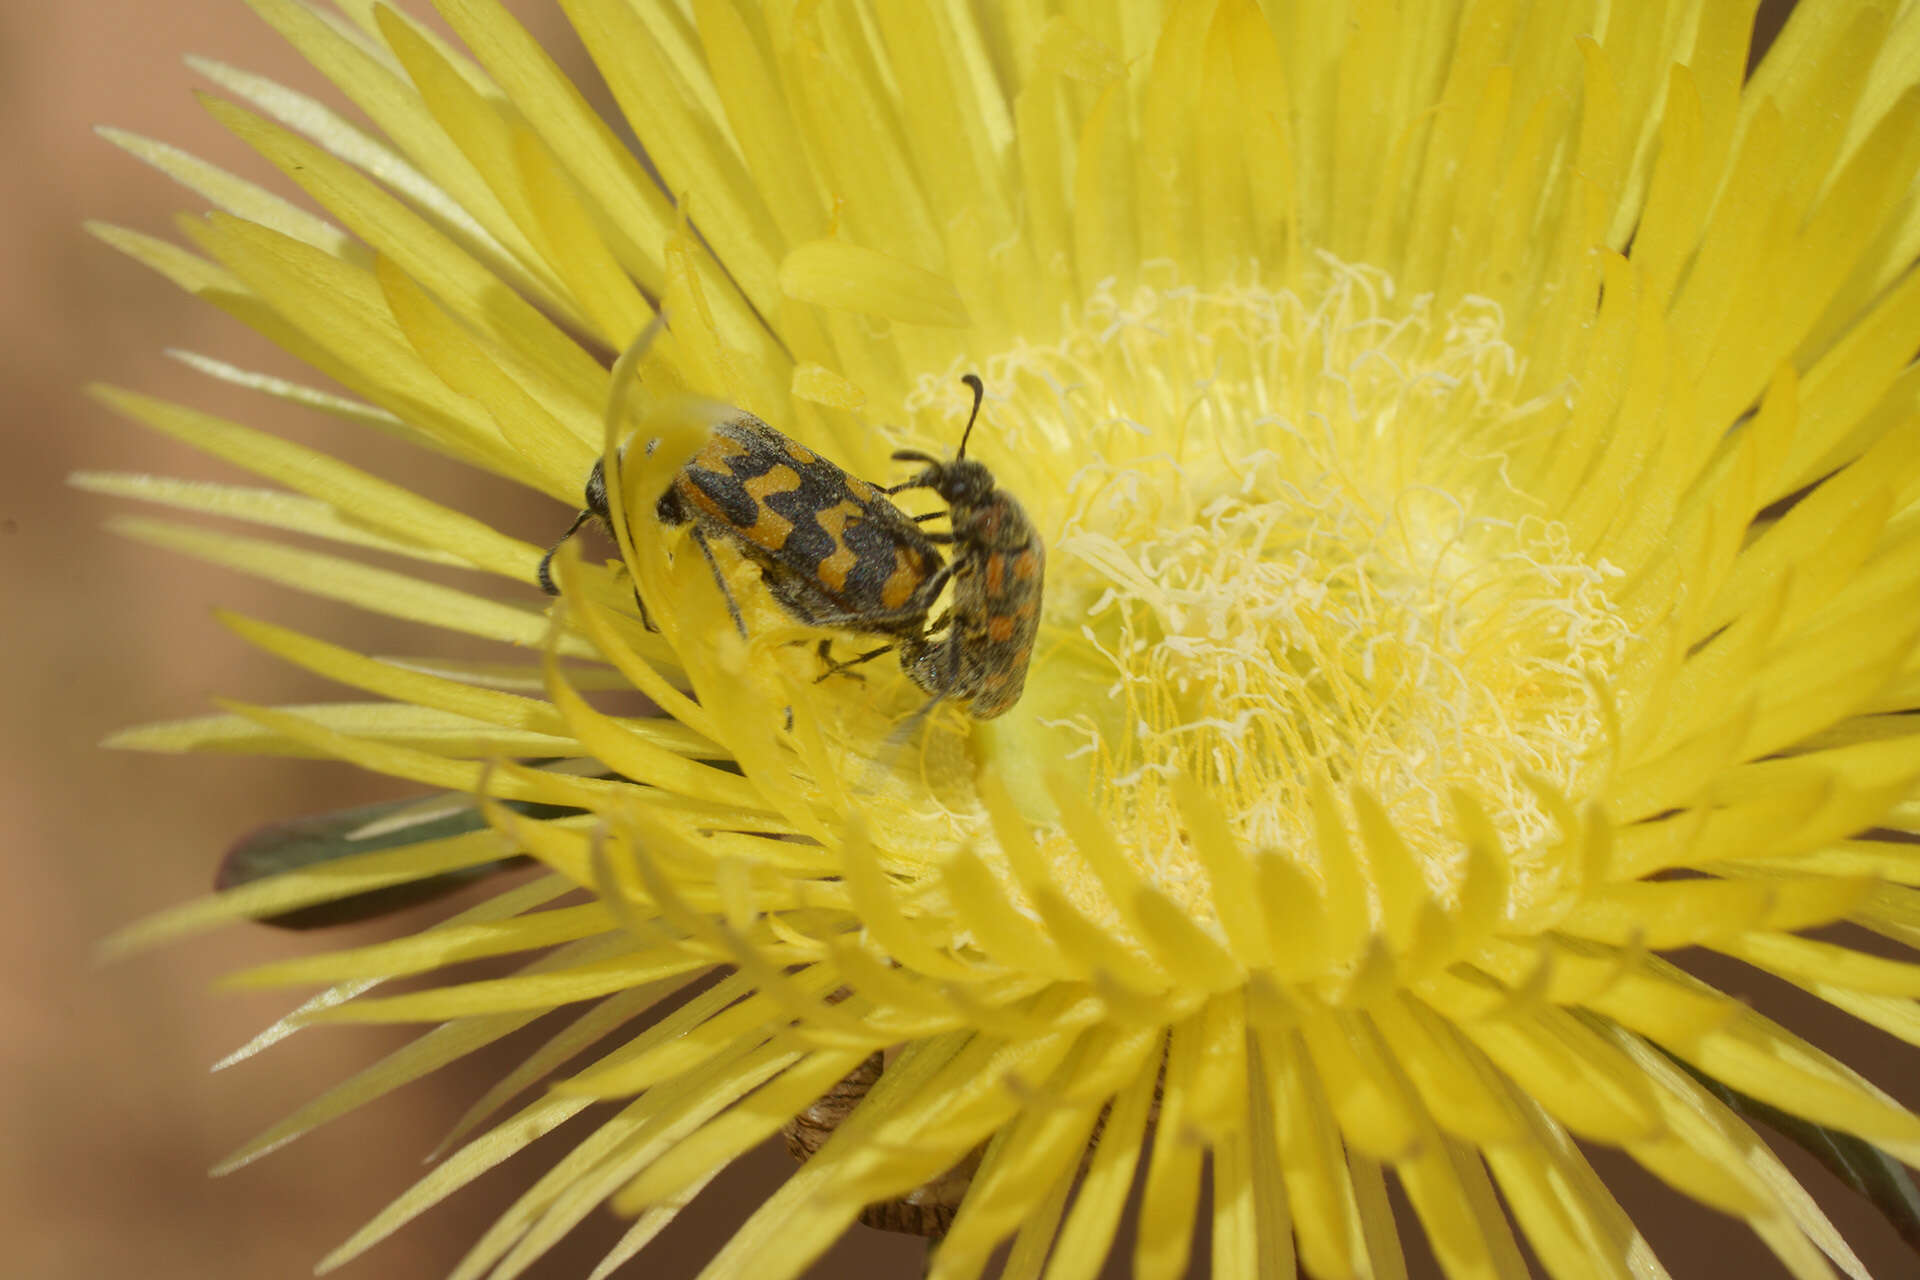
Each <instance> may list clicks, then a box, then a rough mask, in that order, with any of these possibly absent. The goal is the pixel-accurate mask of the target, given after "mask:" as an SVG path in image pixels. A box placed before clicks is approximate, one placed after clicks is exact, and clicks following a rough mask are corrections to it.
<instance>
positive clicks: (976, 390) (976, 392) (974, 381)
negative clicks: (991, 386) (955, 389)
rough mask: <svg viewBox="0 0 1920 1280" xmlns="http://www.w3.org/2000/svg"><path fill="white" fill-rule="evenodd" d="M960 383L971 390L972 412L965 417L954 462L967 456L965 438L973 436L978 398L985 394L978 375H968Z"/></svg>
mask: <svg viewBox="0 0 1920 1280" xmlns="http://www.w3.org/2000/svg"><path fill="white" fill-rule="evenodd" d="M960 381H962V382H964V383H966V384H967V385H968V386H970V387H972V388H973V412H972V413H970V414H968V415H967V429H966V430H965V431H962V432H961V433H960V448H959V450H958V452H956V453H955V454H954V455H953V460H954V461H955V462H958V461H960V459H962V458H964V457H966V456H967V437H968V436H970V435H972V434H973V423H974V420H975V419H976V418H978V417H979V416H980V398H981V397H982V396H984V395H986V394H987V389H986V387H984V386H982V385H981V383H980V375H979V374H977V373H970V374H968V375H967V376H966V377H964V378H962V379H960Z"/></svg>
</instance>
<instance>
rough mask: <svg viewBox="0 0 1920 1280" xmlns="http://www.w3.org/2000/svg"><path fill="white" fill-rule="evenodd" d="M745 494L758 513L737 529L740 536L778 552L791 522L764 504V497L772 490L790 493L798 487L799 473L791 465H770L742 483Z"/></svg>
mask: <svg viewBox="0 0 1920 1280" xmlns="http://www.w3.org/2000/svg"><path fill="white" fill-rule="evenodd" d="M742 487H744V488H745V489H746V491H747V496H748V497H749V498H752V499H753V505H754V508H755V510H756V511H758V512H759V514H758V515H757V516H755V517H754V521H753V523H752V524H750V525H748V526H747V527H746V528H744V529H742V530H740V536H741V537H743V538H745V539H746V540H747V541H749V542H753V543H757V544H759V545H760V546H763V547H765V548H766V549H767V550H769V551H778V550H779V549H780V548H781V547H783V546H785V545H786V543H787V535H788V534H790V533H792V532H793V521H791V520H789V519H787V518H786V517H785V516H783V515H781V514H780V513H779V512H778V511H775V510H774V509H773V508H772V507H770V506H768V505H767V499H768V498H770V497H772V496H773V495H774V494H776V493H791V492H793V491H794V490H795V489H798V488H799V487H800V473H799V472H797V471H795V470H794V469H793V468H792V467H773V468H771V469H769V470H768V471H767V473H766V474H765V475H758V476H755V477H754V478H753V479H751V480H748V481H745V482H743V486H742Z"/></svg>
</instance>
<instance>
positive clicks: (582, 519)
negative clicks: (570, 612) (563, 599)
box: [533, 511, 594, 596]
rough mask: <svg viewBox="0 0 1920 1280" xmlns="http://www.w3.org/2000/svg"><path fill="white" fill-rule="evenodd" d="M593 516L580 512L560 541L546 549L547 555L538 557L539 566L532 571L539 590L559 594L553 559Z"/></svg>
mask: <svg viewBox="0 0 1920 1280" xmlns="http://www.w3.org/2000/svg"><path fill="white" fill-rule="evenodd" d="M593 515H594V513H593V512H591V511H582V512H581V513H580V514H579V515H577V516H575V517H574V518H573V523H572V524H570V525H568V526H567V531H566V532H565V533H563V534H561V535H560V540H559V541H558V542H555V543H554V544H553V545H552V546H550V547H548V548H547V554H545V555H543V556H541V557H540V566H539V567H538V568H537V569H535V570H534V571H533V576H534V578H535V580H537V581H538V582H539V583H540V589H541V590H542V591H544V592H546V593H547V594H548V595H550V596H557V595H559V594H560V584H559V583H557V582H555V581H554V580H553V558H554V557H555V556H557V555H559V554H560V548H561V547H564V546H565V545H567V539H568V538H571V537H572V536H573V535H574V534H576V533H578V532H580V526H581V525H583V524H585V523H586V522H587V521H589V520H591V519H593Z"/></svg>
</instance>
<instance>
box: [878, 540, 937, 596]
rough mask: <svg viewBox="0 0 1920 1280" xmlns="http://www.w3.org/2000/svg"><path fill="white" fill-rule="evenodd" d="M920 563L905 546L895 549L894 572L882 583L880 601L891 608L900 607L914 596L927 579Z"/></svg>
mask: <svg viewBox="0 0 1920 1280" xmlns="http://www.w3.org/2000/svg"><path fill="white" fill-rule="evenodd" d="M926 576H927V575H926V574H925V573H924V572H923V571H922V570H921V568H920V565H919V563H918V562H917V561H916V560H914V558H913V557H912V556H910V555H908V554H907V549H906V548H905V547H898V546H897V547H895V548H894V549H893V572H892V573H890V574H888V575H887V580H886V581H885V582H883V583H881V584H880V603H881V604H882V605H884V606H885V607H886V608H889V609H898V608H899V607H900V606H902V605H904V604H905V603H906V602H907V601H908V600H910V599H912V598H913V593H914V591H915V590H917V589H918V588H919V586H920V584H921V582H923V581H924V580H925V579H926Z"/></svg>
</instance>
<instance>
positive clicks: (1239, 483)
mask: <svg viewBox="0 0 1920 1280" xmlns="http://www.w3.org/2000/svg"><path fill="white" fill-rule="evenodd" d="M1315 288H1316V290H1317V291H1316V292H1315V293H1313V294H1312V295H1311V296H1309V295H1308V294H1306V293H1295V292H1292V291H1287V290H1268V289H1253V288H1246V289H1229V290H1221V291H1217V292H1198V291H1194V290H1184V289H1142V290H1140V291H1139V292H1137V293H1136V294H1135V295H1133V296H1132V297H1131V298H1129V299H1127V300H1126V302H1125V303H1124V305H1123V304H1122V303H1120V302H1118V301H1116V300H1114V299H1112V298H1105V299H1102V300H1101V302H1100V303H1099V304H1098V305H1096V306H1095V307H1093V308H1091V309H1090V310H1089V311H1088V312H1087V313H1086V314H1085V316H1084V317H1083V318H1082V323H1081V324H1080V326H1079V327H1078V328H1077V329H1075V330H1074V331H1073V332H1071V333H1070V334H1068V336H1067V337H1066V338H1064V339H1063V340H1062V341H1061V342H1060V343H1059V344H1058V345H1057V346H1055V347H1053V348H1048V349H1032V348H1029V349H1026V350H1023V351H1020V352H1017V353H1012V354H1009V355H1008V356H1005V357H1003V358H1001V359H1000V360H997V361H994V362H991V363H990V364H989V379H988V385H989V386H990V387H993V388H996V389H998V391H999V392H1000V393H1001V395H1002V397H1003V398H1004V402H1003V404H1002V405H1000V406H998V413H997V415H996V429H997V431H998V432H999V433H1000V434H1001V438H1002V439H1003V440H1010V441H1011V442H1012V447H1014V448H1021V447H1025V448H1027V449H1032V450H1033V451H1034V452H1038V453H1043V454H1044V453H1051V455H1052V457H1053V458H1054V459H1067V460H1070V462H1071V463H1072V464H1073V465H1075V466H1077V471H1067V472H1064V473H1063V474H1064V475H1066V476H1068V477H1070V479H1068V481H1067V483H1064V484H1062V485H1061V486H1059V489H1058V492H1062V493H1064V495H1065V496H1064V498H1063V499H1057V500H1056V505H1055V507H1054V509H1053V511H1052V512H1050V513H1048V515H1049V516H1050V517H1051V518H1050V519H1048V518H1043V527H1049V528H1051V529H1052V530H1055V531H1057V532H1056V533H1055V542H1054V549H1055V552H1056V560H1055V563H1056V565H1057V569H1056V570H1055V572H1054V575H1053V577H1052V579H1051V580H1050V582H1049V616H1050V618H1051V619H1053V620H1054V621H1055V623H1056V627H1057V628H1058V630H1057V631H1056V634H1061V635H1062V636H1063V640H1062V643H1061V647H1060V648H1059V649H1057V650H1056V651H1055V652H1054V655H1053V656H1052V657H1051V658H1050V659H1049V661H1050V662H1054V663H1060V664H1074V665H1078V666H1080V667H1081V668H1082V670H1083V671H1084V672H1087V673H1091V674H1094V675H1096V676H1097V679H1096V680H1094V681H1088V680H1084V679H1083V680H1081V681H1079V682H1078V687H1079V688H1081V689H1083V690H1084V689H1086V688H1088V687H1093V688H1095V689H1096V690H1097V689H1100V688H1101V687H1102V686H1104V693H1105V695H1106V696H1105V697H1104V698H1101V697H1097V696H1096V697H1094V698H1091V699H1089V698H1086V697H1084V696H1082V697H1080V698H1079V699H1077V700H1076V701H1073V702H1067V701H1065V700H1061V701H1060V702H1057V703H1048V701H1047V694H1046V692H1045V690H1046V689H1047V688H1048V687H1049V686H1050V685H1058V684H1060V683H1061V681H1060V680H1059V679H1058V678H1057V677H1056V678H1053V679H1049V678H1044V677H1043V678H1041V679H1039V680H1038V681H1037V682H1036V683H1037V687H1038V692H1036V693H1032V694H1030V695H1029V696H1030V697H1032V698H1034V699H1035V700H1036V701H1037V702H1038V703H1039V704H1041V705H1038V706H1036V707H1035V713H1036V714H1038V715H1040V716H1043V717H1045V718H1046V719H1047V720H1048V721H1049V722H1051V723H1054V724H1056V725H1057V726H1058V727H1059V728H1060V730H1061V731H1062V732H1064V733H1067V734H1070V735H1072V736H1074V737H1076V738H1078V739H1079V741H1080V751H1081V753H1082V754H1084V755H1087V756H1090V757H1091V762H1092V768H1093V772H1094V774H1095V780H1096V782H1097V784H1098V793H1099V795H1100V797H1101V801H1102V806H1103V808H1104V809H1105V810H1106V811H1107V812H1108V814H1109V815H1110V817H1111V818H1112V819H1113V820H1114V821H1115V822H1116V824H1117V825H1119V826H1121V827H1122V829H1127V830H1132V831H1137V832H1138V833H1139V834H1140V836H1141V838H1140V839H1138V840H1130V841H1128V842H1127V844H1128V846H1129V847H1130V848H1132V849H1134V850H1137V851H1138V852H1137V854H1136V855H1135V856H1136V857H1139V858H1143V859H1146V860H1147V861H1148V863H1149V865H1146V866H1143V867H1141V868H1139V870H1140V872H1141V874H1143V875H1144V876H1146V877H1147V878H1148V879H1149V880H1151V881H1155V882H1157V883H1159V884H1160V885H1161V886H1162V887H1163V888H1165V889H1167V890H1168V891H1169V892H1173V893H1176V894H1180V893H1182V892H1183V889H1182V886H1185V885H1188V884H1195V885H1197V884H1201V883H1204V878H1203V877H1199V876H1197V875H1195V874H1194V868H1193V867H1191V866H1188V865H1187V863H1188V861H1189V857H1190V854H1189V852H1188V851H1187V847H1186V846H1185V845H1184V844H1183V842H1182V841H1181V840H1180V839H1179V838H1178V836H1177V832H1178V830H1179V827H1180V822H1179V818H1178V816H1177V814H1176V812H1175V809H1174V805H1173V801H1172V792H1171V790H1170V786H1169V781H1168V780H1169V779H1171V778H1173V777H1176V776H1180V775H1185V776H1188V777H1192V778H1195V779H1198V780H1199V781H1201V782H1203V783H1205V784H1206V785H1207V786H1208V787H1209V788H1210V789H1211V790H1212V791H1213V793H1214V794H1215V795H1216V796H1217V797H1219V799H1220V802H1221V805H1222V808H1223V809H1224V811H1225V812H1226V814H1227V817H1228V819H1229V822H1230V824H1231V827H1232V830H1233V832H1234V834H1235V835H1236V836H1237V837H1238V838H1239V840H1240V841H1241V842H1242V843H1243V845H1244V846H1245V847H1247V848H1249V849H1272V850H1276V851H1279V852H1281V853H1283V854H1285V855H1286V856H1289V857H1291V858H1294V859H1297V860H1299V861H1302V862H1305V863H1307V864H1309V865H1311V864H1312V863H1314V862H1315V861H1316V860H1317V853H1316V849H1317V844H1316V840H1315V835H1314V825H1313V819H1312V813H1311V807H1310V804H1309V801H1308V796H1309V789H1310V787H1311V785H1312V781H1313V779H1315V778H1324V779H1326V780H1328V781H1329V782H1331V783H1332V784H1333V786H1334V788H1335V790H1336V791H1340V790H1343V789H1347V788H1352V787H1360V788H1364V789H1366V790H1367V791H1368V792H1369V793H1371V794H1372V795H1373V796H1375V797H1378V798H1379V800H1380V802H1381V804H1382V806H1383V807H1384V809H1385V812H1386V814H1387V816H1388V818H1389V819H1390V821H1391V822H1392V824H1393V826H1394V828H1395V829H1396V830H1397V831H1398V832H1399V834H1400V836H1401V838H1402V839H1403V840H1404V841H1405V843H1406V845H1407V847H1408V849H1409V850H1410V851H1411V852H1412V853H1413V855H1414V856H1415V858H1416V859H1417V860H1418V861H1419V862H1420V864H1421V866H1422V870H1423V874H1424V878H1425V880H1426V882H1427V886H1428V888H1429V890H1430V891H1432V892H1433V893H1434V894H1436V895H1437V896H1439V897H1441V898H1442V900H1445V899H1446V898H1447V897H1448V896H1449V890H1448V886H1449V885H1451V884H1454V883H1457V881H1458V877H1459V874H1460V868H1459V867H1458V866H1456V865H1454V863H1455V862H1456V861H1457V859H1458V858H1459V857H1460V856H1462V855H1461V849H1462V842H1461V840H1460V834H1459V829H1458V826H1457V823H1456V822H1455V821H1454V818H1453V809H1452V807H1451V805H1450V804H1449V800H1448V796H1449V793H1450V792H1452V791H1461V790H1464V791H1466V792H1469V793H1471V794H1473V795H1476V796H1478V797H1479V798H1480V802H1481V804H1482V805H1483V806H1484V808H1485V810H1486V812H1487V814H1488V815H1489V817H1490V818H1491V820H1492V823H1493V827H1494V830H1495V831H1496V832H1497V834H1498V836H1499V837H1500V838H1501V842H1502V843H1503V844H1504V845H1505V846H1506V847H1507V848H1508V849H1510V850H1513V851H1515V852H1516V854H1518V855H1519V857H1520V858H1521V861H1522V865H1520V866H1518V867H1516V868H1515V871H1516V877H1517V882H1516V885H1515V890H1516V893H1518V894H1519V895H1521V896H1522V897H1524V896H1525V895H1526V892H1527V885H1526V883H1525V878H1526V867H1525V865H1524V862H1525V853H1524V851H1525V850H1526V849H1528V848H1529V847H1535V846H1538V845H1540V844H1541V842H1542V840H1543V839H1544V838H1546V837H1549V836H1550V835H1552V834H1553V829H1554V826H1555V824H1554V822H1553V820H1552V819H1551V817H1550V816H1549V815H1548V814H1547V813H1546V812H1545V811H1544V810H1543V808H1542V806H1541V804H1540V802H1539V800H1538V798H1537V796H1536V794H1535V791H1534V789H1533V787H1532V786H1530V785H1529V783H1530V782H1534V783H1537V782H1545V783H1547V784H1548V785H1549V786H1550V787H1551V788H1552V789H1553V790H1555V791H1558V792H1560V793H1562V794H1572V795H1578V794H1581V793H1582V792H1583V791H1587V790H1590V789H1591V787H1592V785H1593V784H1594V781H1595V778H1596V773H1597V771H1598V770H1599V769H1600V768H1603V767H1604V761H1605V758H1606V748H1607V743H1606V742H1605V739H1604V734H1603V731H1602V730H1603V723H1604V722H1603V716H1602V708H1601V705H1600V703H1599V701H1598V698H1597V696H1596V694H1595V689H1596V687H1599V686H1601V685H1603V684H1604V683H1605V680H1606V678H1607V677H1608V675H1609V673H1611V672H1612V671H1614V670H1616V669H1617V668H1618V666H1619V664H1620V662H1621V660H1622V657H1623V655H1624V653H1625V650H1626V647H1627V646H1628V644H1629V643H1630V642H1631V640H1632V638H1633V637H1632V634H1631V632H1630V631H1629V629H1628V628H1627V626H1626V625H1625V624H1624V623H1623V622H1622V621H1621V619H1620V617H1619V616H1618V614H1617V613H1616V611H1615V610H1614V608H1613V606H1612V603H1611V601H1610V599H1609V596H1608V584H1609V581H1610V579H1611V577H1612V576H1613V575H1612V572H1611V570H1610V567H1609V566H1608V565H1606V564H1604V563H1591V562H1589V561H1587V560H1585V559H1583V558H1582V557H1581V556H1580V555H1579V554H1578V553H1577V552H1576V551H1575V550H1574V549H1573V548H1572V547H1570V546H1569V545H1568V543H1567V539H1566V536H1565V534H1564V531H1563V530H1562V529H1561V527H1560V526H1559V525H1558V524H1556V523H1555V521H1554V520H1553V519H1552V516H1553V513H1552V512H1547V511H1542V510H1540V509H1539V508H1538V506H1537V504H1534V503H1532V502H1531V500H1530V499H1529V497H1528V496H1527V495H1526V494H1524V493H1522V492H1519V491H1517V490H1516V489H1515V488H1514V486H1513V485H1512V483H1511V482H1510V481H1509V479H1508V473H1509V468H1508V465H1507V464H1508V463H1509V461H1510V458H1509V457H1508V455H1507V454H1505V453H1502V452H1500V451H1497V450H1496V449H1495V448H1494V447H1493V445H1492V444H1491V442H1492V441H1494V440H1496V439H1498V440H1501V441H1503V442H1508V443H1509V445H1511V442H1515V441H1519V442H1522V445H1521V446H1520V447H1527V446H1529V445H1535V446H1537V444H1538V442H1539V441H1541V440H1543V439H1545V438H1546V437H1547V436H1548V435H1549V434H1550V433H1551V432H1552V430H1553V429H1554V427H1555V426H1556V425H1557V424H1558V423H1559V421H1560V420H1561V417H1562V415H1563V414H1564V413H1565V411H1566V406H1567V401H1568V399H1569V396H1570V391H1569V388H1567V387H1564V386H1562V387H1549V388H1545V389H1539V388H1535V387H1533V386H1532V385H1531V383H1530V381H1529V379H1528V376H1527V369H1526V363H1525V359H1524V357H1523V355H1522V354H1521V353H1520V352H1517V351H1516V350H1515V349H1514V348H1513V347H1511V346H1509V345H1508V344H1507V343H1506V342H1505V341H1504V340H1503V339H1502V336H1501V330H1502V319H1501V314H1500V311H1499V308H1498V307H1497V306H1496V305H1495V304H1493V303H1491V302H1489V301H1486V300H1484V299H1476V298H1467V299H1464V300H1461V301H1459V302H1458V303H1455V304H1454V305H1452V306H1450V307H1441V306H1439V305H1437V304H1436V303H1435V301H1434V300H1433V299H1432V298H1430V297H1417V298H1411V299H1400V298H1397V297H1396V296H1395V293H1394V290H1393V287H1392V282H1391V281H1390V280H1388V279H1387V278H1385V277H1384V276H1383V275H1381V274H1379V273H1377V272H1373V271H1370V270H1366V269H1360V268H1353V267H1347V266H1343V265H1339V264H1329V265H1328V267H1327V269H1326V271H1325V273H1324V274H1323V276H1322V278H1321V279H1320V281H1319V282H1318V283H1317V285H1316V286H1315ZM1063 436H1064V438H1065V441H1071V443H1065V442H1063V443H1062V444H1061V446H1060V447H1059V448H1058V449H1057V450H1050V449H1048V447H1047V446H1048V445H1050V444H1052V443H1054V441H1055V440H1056V439H1059V438H1061V437H1063ZM1043 502H1044V499H1043ZM1043 510H1044V506H1043ZM1073 630H1078V631H1079V637H1078V640H1077V641H1075V640H1073V639H1071V638H1070V637H1071V633H1072V631H1073ZM1196 905H1197V904H1196Z"/></svg>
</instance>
